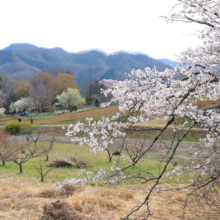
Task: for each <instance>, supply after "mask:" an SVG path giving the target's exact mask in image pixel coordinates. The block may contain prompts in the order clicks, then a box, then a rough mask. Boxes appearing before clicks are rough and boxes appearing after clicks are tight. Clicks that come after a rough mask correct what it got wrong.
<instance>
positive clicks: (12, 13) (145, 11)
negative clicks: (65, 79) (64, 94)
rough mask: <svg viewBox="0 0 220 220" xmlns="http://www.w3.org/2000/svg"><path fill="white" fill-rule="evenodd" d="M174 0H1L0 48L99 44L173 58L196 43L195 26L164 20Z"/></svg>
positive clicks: (107, 49) (90, 46)
mask: <svg viewBox="0 0 220 220" xmlns="http://www.w3.org/2000/svg"><path fill="white" fill-rule="evenodd" d="M175 2H176V1H175V0H132V1H130V0H1V1H0V28H1V31H0V49H3V48H5V47H7V46H9V45H10V44H12V43H31V44H34V45H36V46H38V47H47V48H52V47H61V48H63V49H65V50H66V51H68V52H78V51H83V50H88V49H93V48H97V49H101V50H103V51H105V52H106V53H112V52H115V51H118V50H126V51H133V52H144V53H147V54H149V55H150V56H152V57H154V58H169V59H172V60H175V59H176V58H175V57H174V55H175V54H178V53H180V52H181V51H183V50H185V49H186V48H187V47H189V46H191V47H196V46H197V45H199V44H201V41H200V40H198V39H197V38H196V36H195V35H193V34H194V33H195V30H196V28H197V26H195V25H189V24H183V23H175V24H166V22H165V21H164V20H163V19H161V18H159V16H161V15H168V14H169V12H170V10H171V8H172V6H173V5H174V4H175Z"/></svg>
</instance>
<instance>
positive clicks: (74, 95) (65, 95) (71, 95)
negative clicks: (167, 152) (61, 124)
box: [56, 88, 85, 112]
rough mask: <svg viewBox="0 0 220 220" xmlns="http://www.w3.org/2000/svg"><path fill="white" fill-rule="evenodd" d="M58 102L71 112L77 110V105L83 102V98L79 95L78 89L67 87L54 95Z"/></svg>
mask: <svg viewBox="0 0 220 220" xmlns="http://www.w3.org/2000/svg"><path fill="white" fill-rule="evenodd" d="M56 98H57V99H58V101H59V104H61V105H62V106H64V107H65V108H67V109H69V110H70V112H72V111H73V110H74V109H75V111H76V110H77V106H78V105H80V104H83V103H85V99H84V98H82V97H81V95H80V92H79V90H77V89H73V88H67V91H66V92H62V93H61V94H60V95H58V96H57V97H56Z"/></svg>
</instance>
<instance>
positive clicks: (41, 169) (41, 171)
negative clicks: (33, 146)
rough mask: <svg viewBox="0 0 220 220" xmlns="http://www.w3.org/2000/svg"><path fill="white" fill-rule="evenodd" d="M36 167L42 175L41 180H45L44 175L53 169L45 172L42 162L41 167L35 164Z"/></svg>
mask: <svg viewBox="0 0 220 220" xmlns="http://www.w3.org/2000/svg"><path fill="white" fill-rule="evenodd" d="M35 169H36V170H37V172H38V173H39V174H40V176H41V180H40V181H41V182H43V181H44V177H45V176H46V175H47V174H48V173H49V172H50V171H51V170H52V169H50V170H48V171H46V173H44V172H43V166H42V165H41V164H40V167H37V166H35Z"/></svg>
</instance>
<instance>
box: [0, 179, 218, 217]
mask: <svg viewBox="0 0 220 220" xmlns="http://www.w3.org/2000/svg"><path fill="white" fill-rule="evenodd" d="M162 187H165V188H166V187H167V185H162ZM71 190H72V191H71ZM147 193H148V190H147V189H146V188H145V187H144V186H135V187H118V188H109V187H105V186H90V185H88V186H83V185H80V186H78V187H77V186H75V187H73V188H69V189H68V190H66V191H60V190H59V189H58V188H57V187H54V186H53V185H52V184H51V183H40V182H38V181H36V180H35V179H33V178H32V179H31V178H29V179H25V178H23V177H19V176H17V177H15V176H13V177H12V176H7V175H5V176H1V179H0V197H1V201H0V219H2V220H17V219H19V220H22V219H24V220H25V219H26V220H27V219H30V220H37V219H40V218H41V216H42V213H43V207H45V206H46V205H50V206H51V203H52V202H55V201H57V200H60V202H65V203H66V204H67V207H69V209H70V210H71V212H76V213H77V215H80V216H83V217H82V218H79V219H94V220H99V219H100V220H101V219H103V220H104V219H105V220H119V219H120V218H121V217H125V216H126V214H127V213H128V212H129V211H130V210H131V209H132V208H134V207H135V206H137V205H138V204H140V203H141V202H143V200H144V197H145V196H146V194H147ZM185 201H186V192H185V191H156V192H155V193H154V194H153V196H152V197H151V200H150V205H151V208H152V213H153V214H154V216H155V217H157V218H158V219H162V220H178V219H181V218H182V214H183V212H182V209H183V206H184V204H185ZM65 211H66V210H60V212H59V213H62V212H65ZM145 211H146V207H144V208H143V209H141V211H139V212H138V213H135V214H134V215H133V216H131V217H130V218H129V219H142V220H143V219H145V218H144V216H143V214H144V213H145ZM205 211H206V210H205V209H201V208H200V207H199V206H198V205H197V204H196V203H190V204H189V205H188V206H187V209H186V213H185V218H184V219H187V220H189V219H191V220H196V219H198V220H202V219H213V220H214V219H218V218H217V217H212V218H211V217H210V216H209V214H208V213H206V212H205ZM207 212H208V211H207ZM59 213H58V214H59ZM56 214H57V213H56ZM58 214H57V215H58ZM140 216H142V217H140ZM137 217H140V218H137ZM48 219H49V218H48ZM50 219H51V220H53V219H54V220H55V219H57V220H58V219H60V218H55V217H54V218H50ZM65 219H69V218H65ZM70 219H75V218H70ZM76 219H78V218H76ZM150 219H153V218H150Z"/></svg>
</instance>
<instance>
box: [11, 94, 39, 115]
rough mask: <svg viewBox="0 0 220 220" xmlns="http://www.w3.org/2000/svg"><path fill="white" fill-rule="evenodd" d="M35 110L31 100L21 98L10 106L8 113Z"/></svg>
mask: <svg viewBox="0 0 220 220" xmlns="http://www.w3.org/2000/svg"><path fill="white" fill-rule="evenodd" d="M34 108H35V103H34V101H33V99H32V98H30V97H27V98H21V99H20V100H18V101H16V102H12V103H11V104H10V108H9V112H12V113H13V112H16V113H17V112H22V111H23V110H24V109H26V110H28V111H29V112H31V111H32V110H33V109H34Z"/></svg>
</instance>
